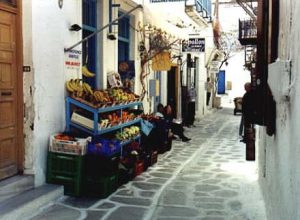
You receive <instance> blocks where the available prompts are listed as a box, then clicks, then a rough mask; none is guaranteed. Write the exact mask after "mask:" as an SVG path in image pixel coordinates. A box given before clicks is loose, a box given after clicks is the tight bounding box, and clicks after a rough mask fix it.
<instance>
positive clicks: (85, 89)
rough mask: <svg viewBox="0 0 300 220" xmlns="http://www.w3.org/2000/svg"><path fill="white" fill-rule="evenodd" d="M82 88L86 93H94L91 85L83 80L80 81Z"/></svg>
mask: <svg viewBox="0 0 300 220" xmlns="http://www.w3.org/2000/svg"><path fill="white" fill-rule="evenodd" d="M82 88H83V91H85V92H86V93H87V94H88V95H93V94H94V91H93V89H92V87H91V86H90V85H89V84H87V83H85V82H83V83H82Z"/></svg>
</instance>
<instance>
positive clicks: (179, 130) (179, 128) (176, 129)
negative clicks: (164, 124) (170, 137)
mask: <svg viewBox="0 0 300 220" xmlns="http://www.w3.org/2000/svg"><path fill="white" fill-rule="evenodd" d="M172 131H173V133H174V134H176V135H178V136H179V137H180V139H181V140H182V141H189V140H191V139H190V138H188V137H186V136H185V135H184V133H183V126H182V124H176V123H173V126H172Z"/></svg>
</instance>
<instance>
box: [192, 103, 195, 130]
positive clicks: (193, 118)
mask: <svg viewBox="0 0 300 220" xmlns="http://www.w3.org/2000/svg"><path fill="white" fill-rule="evenodd" d="M195 106H196V103H195V102H192V105H191V107H192V115H191V125H194V122H195V115H196V108H195Z"/></svg>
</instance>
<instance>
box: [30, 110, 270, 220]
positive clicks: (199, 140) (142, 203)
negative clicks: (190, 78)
mask: <svg viewBox="0 0 300 220" xmlns="http://www.w3.org/2000/svg"><path fill="white" fill-rule="evenodd" d="M239 121H240V117H239V116H234V115H233V111H232V110H231V109H222V110H218V111H216V112H214V113H212V114H209V115H207V116H206V117H205V118H203V119H201V120H200V121H198V122H196V123H195V124H196V127H194V128H190V129H186V131H185V133H186V135H187V136H189V137H191V138H192V141H190V143H183V142H180V141H173V146H172V150H171V151H169V152H167V153H165V154H162V155H159V159H158V163H157V164H156V165H154V166H153V167H151V168H149V169H148V170H147V171H146V172H144V173H143V174H142V175H140V176H138V177H136V178H135V179H134V180H133V181H131V182H129V183H128V184H126V185H123V186H122V187H120V188H119V189H118V190H117V191H116V192H115V193H113V194H112V195H111V196H109V197H108V198H106V199H102V200H99V199H95V198H73V197H67V196H66V197H64V198H63V199H61V200H60V201H57V202H55V203H54V204H51V205H50V206H48V207H45V208H44V209H43V210H40V211H39V213H38V214H37V215H36V216H34V217H32V218H31V219H33V220H39V219H43V220H47V219H49V220H50V219H55V220H62V219H63V220H68V219H70V220H75V219H77V220H80V219H88V220H94V219H107V220H139V219H143V220H144V219H146V220H148V219H149V220H152V219H157V220H265V219H266V215H265V208H264V207H265V206H264V201H263V199H262V196H261V194H260V191H259V187H258V180H257V167H256V162H247V161H246V160H245V145H244V144H243V143H241V142H239V137H238V126H239Z"/></svg>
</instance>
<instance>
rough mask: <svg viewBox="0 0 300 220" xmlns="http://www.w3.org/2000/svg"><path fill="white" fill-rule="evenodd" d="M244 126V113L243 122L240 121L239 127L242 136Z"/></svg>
mask: <svg viewBox="0 0 300 220" xmlns="http://www.w3.org/2000/svg"><path fill="white" fill-rule="evenodd" d="M243 128H244V116H243V115H242V117H241V122H240V129H239V135H240V136H243Z"/></svg>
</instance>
